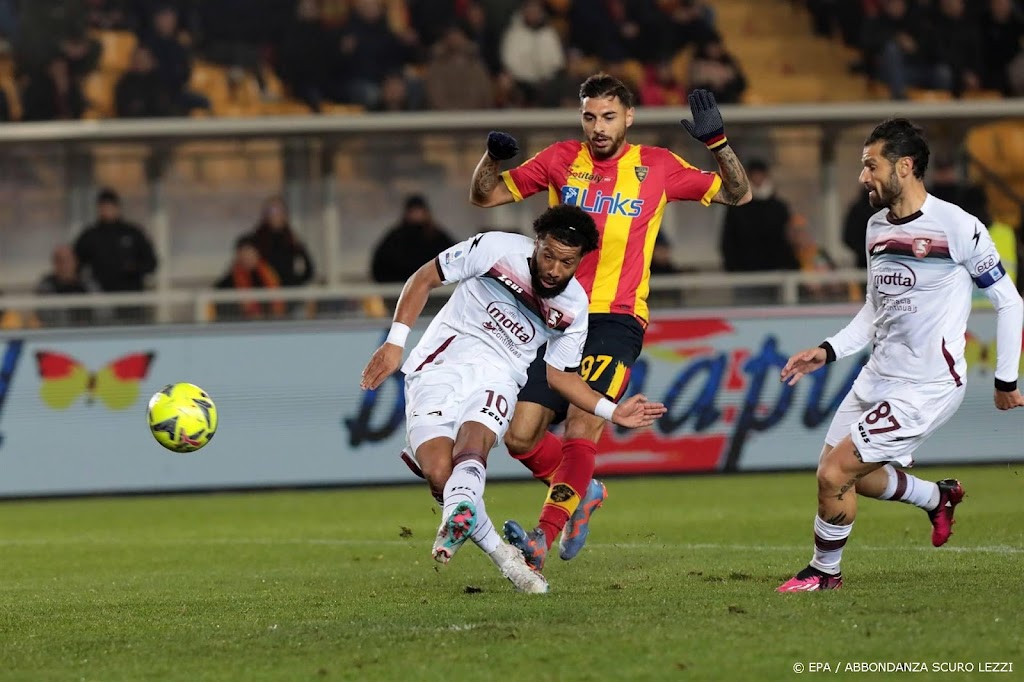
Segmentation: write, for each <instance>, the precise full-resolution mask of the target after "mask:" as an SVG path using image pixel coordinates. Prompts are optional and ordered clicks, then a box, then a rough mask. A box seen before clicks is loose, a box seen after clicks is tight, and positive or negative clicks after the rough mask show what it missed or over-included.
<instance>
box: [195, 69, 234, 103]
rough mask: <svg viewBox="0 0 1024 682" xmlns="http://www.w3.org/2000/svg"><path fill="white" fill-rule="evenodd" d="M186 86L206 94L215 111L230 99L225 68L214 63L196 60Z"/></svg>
mask: <svg viewBox="0 0 1024 682" xmlns="http://www.w3.org/2000/svg"><path fill="white" fill-rule="evenodd" d="M188 87H189V89H190V90H194V91H196V92H199V93H201V94H203V95H206V96H207V97H208V98H209V100H210V104H211V105H212V106H213V110H214V111H215V112H217V113H220V112H219V111H218V107H222V106H224V105H225V104H227V103H228V101H229V100H230V99H231V95H230V90H229V88H228V74H227V69H225V68H224V67H222V66H217V65H216V64H209V63H207V62H196V63H195V64H193V66H192V77H191V79H190V80H189V84H188Z"/></svg>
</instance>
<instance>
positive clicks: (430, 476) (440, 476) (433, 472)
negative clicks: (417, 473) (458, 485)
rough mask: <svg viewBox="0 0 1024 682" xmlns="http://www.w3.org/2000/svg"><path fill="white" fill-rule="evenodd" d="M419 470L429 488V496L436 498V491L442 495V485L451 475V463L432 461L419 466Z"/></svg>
mask: <svg viewBox="0 0 1024 682" xmlns="http://www.w3.org/2000/svg"><path fill="white" fill-rule="evenodd" d="M420 469H421V470H422V471H423V478H425V479H427V485H429V486H430V492H431V494H433V495H434V496H435V497H437V493H438V491H440V492H442V493H443V492H444V485H445V483H447V482H448V479H449V478H450V477H451V475H452V463H451V461H447V462H446V461H444V460H433V461H429V462H424V463H423V464H421V466H420Z"/></svg>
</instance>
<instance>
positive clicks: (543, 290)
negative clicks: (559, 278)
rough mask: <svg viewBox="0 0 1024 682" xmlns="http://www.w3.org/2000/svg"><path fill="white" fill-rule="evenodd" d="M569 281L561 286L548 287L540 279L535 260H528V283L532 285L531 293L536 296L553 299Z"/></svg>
mask: <svg viewBox="0 0 1024 682" xmlns="http://www.w3.org/2000/svg"><path fill="white" fill-rule="evenodd" d="M571 281H572V277H570V278H569V279H567V280H565V281H564V282H562V283H561V284H556V285H555V286H553V287H551V286H548V285H547V284H545V283H544V282H543V281H542V280H541V278H540V272H538V270H537V259H535V258H534V259H531V260H530V283H531V284H533V293H535V294H537V295H538V296H539V297H541V298H554V297H555V296H558V295H559V294H560V293H562V292H563V291H565V289H566V287H568V286H569V282H571Z"/></svg>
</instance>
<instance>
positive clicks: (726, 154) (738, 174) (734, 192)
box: [711, 145, 753, 206]
mask: <svg viewBox="0 0 1024 682" xmlns="http://www.w3.org/2000/svg"><path fill="white" fill-rule="evenodd" d="M715 160H716V161H718V174H719V175H720V176H721V177H722V187H721V189H719V190H718V192H717V193H716V194H715V196H714V197H712V198H711V201H713V202H715V203H716V204H725V205H726V206H739V205H740V204H745V203H747V202H748V201H750V200H751V199H752V198H753V197H752V195H751V193H750V179H749V178H747V171H746V169H744V168H743V164H742V163H740V159H739V157H738V156H736V152H734V151H733V150H732V147H730V146H729V145H725V146H724V147H721V148H720V149H718V150H716V151H715Z"/></svg>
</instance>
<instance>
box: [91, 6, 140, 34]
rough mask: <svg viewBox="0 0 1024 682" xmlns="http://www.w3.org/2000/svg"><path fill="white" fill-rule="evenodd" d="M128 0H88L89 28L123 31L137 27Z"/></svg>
mask: <svg viewBox="0 0 1024 682" xmlns="http://www.w3.org/2000/svg"><path fill="white" fill-rule="evenodd" d="M128 5H129V2H128V0H86V2H85V6H86V12H87V21H88V26H89V28H98V29H100V30H104V31H123V30H126V29H134V28H135V25H134V24H135V22H134V19H135V17H134V16H133V15H132V13H131V11H130V8H129V6H128Z"/></svg>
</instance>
